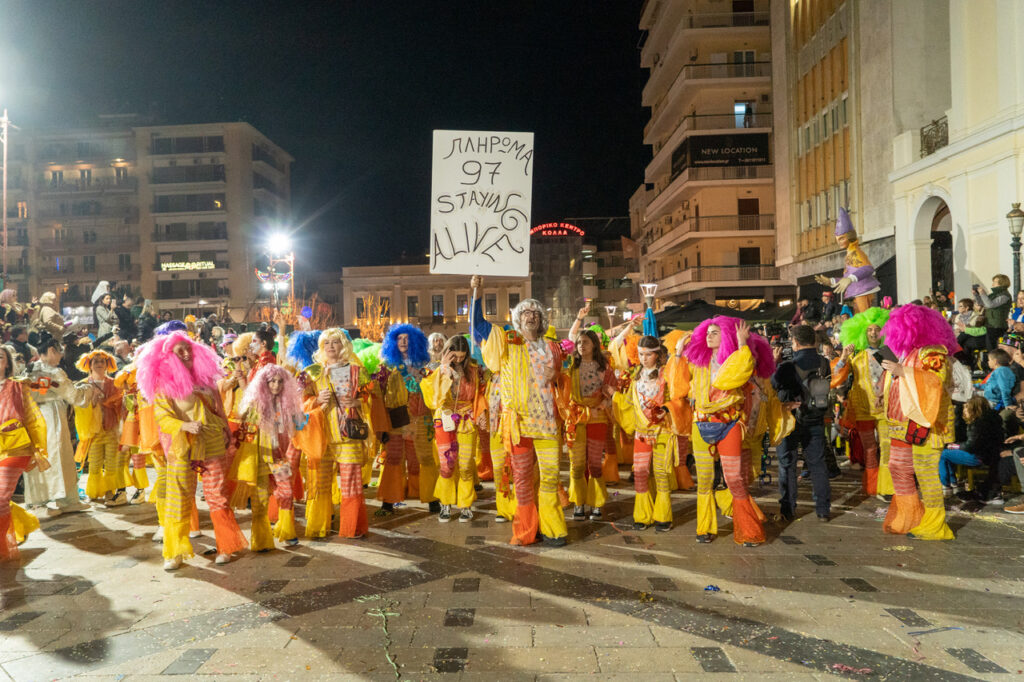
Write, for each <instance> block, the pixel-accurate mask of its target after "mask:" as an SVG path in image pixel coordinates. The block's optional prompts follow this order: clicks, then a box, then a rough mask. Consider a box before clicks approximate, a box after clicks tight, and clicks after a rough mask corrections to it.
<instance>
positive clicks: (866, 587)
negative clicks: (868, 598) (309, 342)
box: [842, 578, 878, 592]
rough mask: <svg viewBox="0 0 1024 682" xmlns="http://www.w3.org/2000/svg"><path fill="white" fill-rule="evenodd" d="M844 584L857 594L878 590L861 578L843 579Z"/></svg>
mask: <svg viewBox="0 0 1024 682" xmlns="http://www.w3.org/2000/svg"><path fill="white" fill-rule="evenodd" d="M842 580H843V582H844V583H846V584H847V585H849V586H850V587H852V588H853V589H855V590H856V591H858V592H878V588H877V587H875V586H874V585H872V584H871V583H869V582H868V581H867V580H864V579H863V578H843V579H842Z"/></svg>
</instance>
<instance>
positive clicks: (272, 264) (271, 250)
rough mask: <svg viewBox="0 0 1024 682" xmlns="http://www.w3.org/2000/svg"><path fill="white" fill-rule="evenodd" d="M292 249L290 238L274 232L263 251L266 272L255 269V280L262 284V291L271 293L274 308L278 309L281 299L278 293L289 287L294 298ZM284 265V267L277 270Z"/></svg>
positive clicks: (293, 255) (285, 234) (293, 259)
mask: <svg viewBox="0 0 1024 682" xmlns="http://www.w3.org/2000/svg"><path fill="white" fill-rule="evenodd" d="M291 249H292V240H291V237H290V236H289V235H288V234H287V233H284V232H274V233H272V234H270V235H269V236H268V237H267V241H266V244H265V245H264V251H265V252H266V254H267V260H268V263H267V269H266V271H263V270H260V269H259V268H256V278H257V279H258V280H259V281H260V282H262V283H263V289H264V290H266V291H269V292H270V293H271V298H272V300H273V304H274V307H275V308H280V306H281V299H280V295H279V293H278V292H280V291H283V290H284V289H285V288H286V286H285V285H286V284H290V286H291V295H292V297H293V298H294V296H295V253H294V252H293V251H292V250H291ZM282 264H283V265H284V266H286V267H282V268H279V267H278V266H280V265H282Z"/></svg>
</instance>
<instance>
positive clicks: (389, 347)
mask: <svg viewBox="0 0 1024 682" xmlns="http://www.w3.org/2000/svg"><path fill="white" fill-rule="evenodd" d="M402 334H405V335H407V336H408V337H409V351H408V355H409V364H410V365H412V366H413V367H423V366H424V365H426V364H427V363H428V362H430V353H429V352H428V351H427V337H426V335H425V334H424V333H423V332H422V331H421V330H420V328H419V327H416V326H414V325H411V324H395V325H392V326H391V328H390V329H388V333H387V336H385V337H384V343H383V344H382V345H381V348H380V357H381V359H382V360H383V361H384V362H386V363H387V364H388V365H389V366H391V367H397V366H398V365H401V364H402V363H404V362H405V358H403V357H402V353H401V352H400V351H399V350H398V337H399V336H401V335H402Z"/></svg>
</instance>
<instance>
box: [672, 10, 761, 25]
mask: <svg viewBox="0 0 1024 682" xmlns="http://www.w3.org/2000/svg"><path fill="white" fill-rule="evenodd" d="M769 17H770V13H769V12H708V13H703V14H691V15H689V16H688V17H687V18H686V28H733V27H739V26H767V25H768V19H769Z"/></svg>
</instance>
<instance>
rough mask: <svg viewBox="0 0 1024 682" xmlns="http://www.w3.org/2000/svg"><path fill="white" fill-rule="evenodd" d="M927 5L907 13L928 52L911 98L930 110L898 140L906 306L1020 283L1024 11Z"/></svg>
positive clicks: (896, 177) (901, 279) (1000, 5)
mask: <svg viewBox="0 0 1024 682" xmlns="http://www.w3.org/2000/svg"><path fill="white" fill-rule="evenodd" d="M927 5H928V10H929V11H928V13H927V14H926V15H914V14H910V15H909V16H906V17H904V20H905V22H906V23H907V24H908V25H909V26H910V30H909V33H910V36H911V37H913V38H915V39H916V43H917V45H918V46H920V47H921V48H922V49H921V53H922V54H921V58H920V59H919V60H918V61H916V62H912V63H910V64H908V68H910V69H912V73H917V74H918V80H919V81H924V82H917V83H914V82H911V85H914V84H916V85H917V87H916V89H913V90H911V91H910V92H909V95H908V96H914V97H916V98H917V102H918V103H920V104H921V105H924V106H925V108H924V109H923V110H922V111H921V112H920V116H919V118H918V120H917V121H916V123H917V125H908V126H906V127H905V128H904V129H903V130H901V131H899V132H898V133H897V134H896V135H895V136H894V137H893V138H892V140H891V143H892V160H893V163H892V168H891V171H890V172H889V173H888V175H887V177H886V179H887V180H888V181H889V182H890V183H891V185H892V192H893V196H892V206H893V223H894V226H895V228H894V229H895V239H896V243H897V244H898V245H899V248H898V250H897V256H896V266H897V272H898V284H899V296H900V298H901V300H904V301H906V300H910V299H913V298H917V297H920V296H922V295H924V294H925V293H927V292H929V291H934V290H935V289H936V288H940V286H941V288H943V289H944V290H948V289H953V290H955V292H956V295H957V296H958V297H964V296H969V295H970V293H971V285H972V284H976V283H981V284H983V285H984V286H985V287H989V286H990V285H991V280H992V276H993V275H995V274H1005V275H1008V276H1010V277H1011V279H1016V277H1017V276H1018V275H1017V273H1013V267H1014V258H1013V253H1012V250H1011V241H1010V240H1011V235H1010V232H1009V230H1008V227H1009V225H1008V221H1007V219H1006V214H1007V213H1008V212H1009V211H1010V210H1011V206H1012V204H1013V203H1016V202H1021V201H1024V43H1022V41H1021V36H1022V35H1024V5H1022V4H1021V3H1019V2H1015V1H1014V0H971V1H967V0H938V1H937V2H928V3H927ZM901 42H903V41H901ZM935 44H941V45H944V46H945V49H940V50H938V51H933V50H932V49H931V48H932V46H933V45H935ZM901 63H902V58H901ZM923 92H938V93H941V94H942V95H943V96H942V97H933V98H930V99H922V94H923ZM951 281H952V283H950V282H951Z"/></svg>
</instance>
